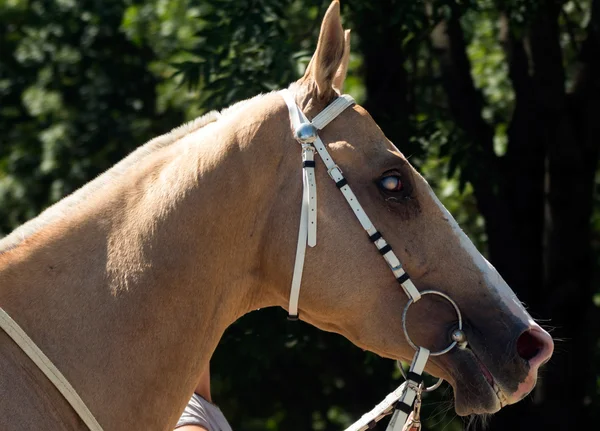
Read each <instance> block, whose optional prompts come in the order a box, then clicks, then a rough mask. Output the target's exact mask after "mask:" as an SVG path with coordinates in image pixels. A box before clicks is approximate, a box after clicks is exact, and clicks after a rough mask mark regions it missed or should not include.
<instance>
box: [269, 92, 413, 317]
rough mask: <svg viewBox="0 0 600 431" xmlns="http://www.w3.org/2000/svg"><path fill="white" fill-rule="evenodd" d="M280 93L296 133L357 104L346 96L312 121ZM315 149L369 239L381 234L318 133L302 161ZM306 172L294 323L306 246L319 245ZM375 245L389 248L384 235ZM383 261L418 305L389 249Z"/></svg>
mask: <svg viewBox="0 0 600 431" xmlns="http://www.w3.org/2000/svg"><path fill="white" fill-rule="evenodd" d="M279 94H281V96H282V97H283V99H284V100H285V103H286V105H287V107H288V112H289V116H290V121H291V123H292V128H293V130H294V131H295V130H297V129H298V128H299V127H300V126H301V125H302V124H312V125H313V126H314V127H315V128H316V129H317V130H321V129H323V128H324V127H325V126H327V125H328V124H329V123H330V122H331V121H333V120H334V119H335V118H336V117H337V116H339V115H340V114H341V113H342V112H344V110H345V109H347V108H348V107H350V106H352V105H354V104H355V103H356V102H355V101H354V99H353V98H352V97H351V96H349V95H347V94H344V95H342V96H340V97H338V98H337V99H335V100H334V101H333V102H332V103H330V104H329V105H328V106H327V107H326V108H325V109H324V110H323V111H321V112H320V113H319V114H318V115H317V116H316V117H315V118H314V119H313V120H312V122H311V121H309V120H308V118H306V116H305V115H304V113H303V112H302V110H301V109H300V108H299V107H298V105H296V101H295V100H294V97H293V95H292V93H291V92H290V91H289V90H282V91H280V92H279ZM313 149H316V151H317V153H319V156H320V157H321V160H322V161H323V163H324V164H325V167H326V168H327V173H328V174H329V176H330V177H331V179H332V180H333V181H334V182H335V183H336V185H337V186H338V188H339V189H340V191H341V192H342V195H343V196H344V198H345V199H346V202H348V205H350V208H351V209H352V212H353V213H354V215H355V216H356V218H357V219H358V221H359V223H360V225H361V226H362V227H363V229H364V230H365V231H366V232H367V234H368V235H369V236H372V235H375V234H376V233H378V232H377V229H375V227H374V226H373V223H372V222H371V219H369V216H368V215H367V214H366V213H365V210H364V209H363V207H362V206H361V205H360V203H359V202H358V199H357V197H356V195H355V194H354V192H353V191H352V189H351V188H350V185H348V182H347V181H346V178H345V177H344V173H343V172H342V170H341V168H340V167H339V166H338V165H336V163H335V162H334V161H333V158H332V157H331V155H330V154H329V151H327V147H326V145H325V144H324V143H323V141H322V140H321V138H320V137H319V135H318V134H317V136H316V139H315V141H314V143H313V144H305V143H304V144H302V159H303V160H308V159H306V157H307V156H306V153H307V152H309V151H311V150H313ZM303 171H304V172H303V184H304V188H303V190H304V191H303V199H302V209H301V214H300V227H299V229H298V243H297V246H296V260H295V262H294V273H293V277H292V286H291V289H290V301H289V307H288V314H289V318H290V319H292V320H295V319H297V318H298V302H299V296H300V285H301V283H302V272H303V268H304V259H305V256H306V245H307V243H308V245H309V246H311V247H314V246H315V245H316V242H317V240H316V237H317V207H316V202H317V197H316V196H317V190H316V178H315V175H314V169H311V168H303ZM311 180H312V181H311ZM313 201H314V204H313ZM374 244H375V246H376V247H377V249H378V250H382V249H384V248H386V247H389V245H388V243H387V242H386V241H385V239H384V238H383V237H381V236H380V237H379V239H377V240H376V241H374ZM383 258H384V259H385V261H386V262H387V264H388V266H389V267H390V269H391V270H392V273H393V274H394V278H396V279H397V280H401V283H400V285H401V286H402V289H403V290H404V292H405V293H406V295H407V296H408V297H409V298H412V299H413V301H414V302H417V301H418V300H419V299H421V294H420V293H419V291H418V290H417V288H416V287H415V285H414V284H413V282H412V280H411V279H410V278H408V276H407V274H406V272H405V271H404V269H403V268H402V264H401V263H400V260H399V259H398V257H397V256H396V254H395V253H394V252H393V251H392V250H390V251H387V252H386V253H385V254H384V255H383Z"/></svg>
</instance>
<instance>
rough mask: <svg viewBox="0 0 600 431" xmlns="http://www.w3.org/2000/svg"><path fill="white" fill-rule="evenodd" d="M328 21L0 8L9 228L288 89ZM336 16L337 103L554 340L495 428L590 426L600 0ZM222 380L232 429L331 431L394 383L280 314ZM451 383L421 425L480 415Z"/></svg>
mask: <svg viewBox="0 0 600 431" xmlns="http://www.w3.org/2000/svg"><path fill="white" fill-rule="evenodd" d="M327 6H328V2H325V1H317V0H279V1H276V0H254V1H252V0H150V1H147V2H139V1H132V0H103V1H100V0H97V1H92V0H32V1H25V0H0V235H1V234H3V233H4V234H6V233H8V232H10V231H11V229H13V228H15V227H16V226H18V225H19V224H20V223H22V222H24V221H26V220H27V219H29V218H31V217H33V216H35V215H36V214H38V213H39V212H40V211H41V210H42V209H43V208H45V207H46V206H48V205H49V204H51V203H53V202H55V201H57V200H59V199H60V198H61V197H62V196H64V195H66V194H68V193H70V192H71V191H73V190H75V189H76V188H78V187H79V186H81V185H82V184H84V183H85V182H87V181H89V180H90V179H91V178H93V177H94V176H95V175H97V174H99V173H100V172H102V171H104V170H105V169H107V168H109V167H110V166H111V165H112V164H113V163H115V162H116V161H118V160H119V159H120V158H122V157H123V156H124V155H126V154H127V153H128V152H130V151H131V150H132V149H134V148H136V147H137V146H139V145H141V144H143V143H144V142H145V141H147V140H148V139H150V138H151V137H154V136H156V135H158V134H162V133H164V132H167V131H169V130H170V129H171V128H173V127H175V126H177V125H179V124H181V123H182V122H183V121H185V120H189V119H192V118H194V117H195V116H197V115H199V114H202V113H204V112H206V111H208V110H210V109H218V108H222V107H225V106H227V105H229V104H231V103H232V102H234V101H237V100H241V99H244V98H247V97H250V96H252V95H254V94H256V93H258V92H264V91H270V90H271V89H274V88H278V87H282V86H284V85H287V83H289V82H290V81H292V80H294V79H296V78H297V77H299V76H300V74H301V73H302V72H303V69H304V66H305V65H306V63H307V61H308V59H309V56H310V54H311V53H312V50H313V49H314V46H315V44H316V40H317V34H318V28H319V25H320V21H321V17H322V15H323V13H324V11H325V8H326V7H327ZM342 13H343V16H344V20H345V25H346V27H349V28H352V29H353V36H352V38H353V56H352V61H351V70H350V75H349V78H348V81H347V88H346V90H347V91H348V92H349V93H351V94H352V95H354V96H355V97H356V98H357V100H358V101H359V102H360V103H362V104H363V105H364V106H365V107H366V108H367V109H368V110H369V111H370V113H371V114H372V115H373V117H374V118H375V120H376V121H377V122H378V123H379V125H380V126H381V127H382V129H383V130H384V132H385V133H386V134H387V135H388V137H389V138H390V139H391V140H392V141H394V142H395V143H396V145H397V146H398V147H399V148H400V150H401V151H402V152H403V153H404V154H405V155H406V156H408V157H410V160H411V162H412V163H413V164H414V165H415V166H416V167H417V168H418V169H419V170H420V171H421V172H422V173H423V174H424V175H425V176H426V178H427V179H428V180H429V182H430V183H431V184H432V186H433V188H434V189H435V190H436V192H437V193H438V196H440V198H441V199H442V201H443V202H444V203H445V205H446V206H447V207H448V209H449V210H450V211H451V212H452V213H453V214H454V215H455V217H456V218H457V220H458V221H459V222H460V223H461V224H462V226H463V227H464V228H465V230H466V231H467V232H468V234H469V235H470V237H471V238H472V239H473V240H474V242H475V243H476V244H477V245H478V247H479V248H480V249H481V250H482V251H483V252H484V253H485V254H486V255H487V256H488V258H489V259H490V261H491V262H492V263H493V264H494V265H495V266H496V268H497V269H498V270H499V271H500V273H501V274H502V275H503V277H504V278H505V279H506V280H507V281H508V283H509V284H510V285H511V286H512V288H513V289H514V290H515V291H516V292H517V294H518V295H519V297H520V299H521V300H523V301H524V302H525V304H526V305H527V307H528V308H529V311H530V312H531V314H532V315H533V316H534V317H536V318H539V319H540V321H541V323H542V324H543V325H545V326H546V327H549V328H551V329H552V334H553V335H554V336H555V337H556V339H557V345H556V353H555V355H554V357H553V359H552V361H551V362H550V363H549V364H548V365H547V366H546V367H545V369H544V371H543V376H542V380H541V382H540V383H539V384H538V387H537V388H536V390H535V392H534V393H533V394H532V395H531V396H529V397H528V398H527V399H526V401H524V402H522V403H520V404H518V405H515V406H511V407H509V408H507V409H505V410H503V411H502V412H501V413H500V414H498V415H496V416H494V417H493V418H492V419H491V420H490V421H489V425H488V429H489V430H509V429H510V430H575V429H595V428H597V427H598V426H599V422H600V418H599V417H598V411H599V407H600V402H599V400H598V394H599V391H600V389H599V388H600V384H599V383H598V382H600V380H599V378H598V373H597V364H598V362H599V358H598V355H599V353H600V349H599V337H598V334H599V332H598V307H599V306H600V292H599V290H598V273H599V271H598V269H599V268H600V259H599V253H598V249H599V246H600V212H599V211H598V205H597V204H598V199H599V197H598V193H597V191H596V190H597V188H598V187H597V184H598V182H599V176H598V166H597V162H598V147H599V136H600V0H586V1H583V0H582V1H552V0H549V1H536V0H504V1H503V0H461V1H458V0H441V1H415V0H378V1H376V2H374V1H373V2H371V1H362V0H346V1H343V4H342ZM212 368H213V388H214V395H215V399H216V401H217V402H218V403H219V404H220V405H221V407H222V409H223V411H224V412H225V413H226V415H227V417H228V419H229V420H230V422H231V423H232V425H233V428H234V429H238V430H288V431H293V430H298V431H300V430H303V431H304V430H307V429H313V430H341V429H343V428H344V427H345V426H347V425H348V424H350V423H351V422H353V421H354V420H356V419H358V418H359V417H360V415H361V414H362V413H364V412H365V411H366V410H368V409H370V408H371V407H372V406H373V405H375V404H376V403H377V402H379V401H380V400H381V399H382V398H383V397H384V396H385V395H386V394H387V393H388V392H389V391H390V390H392V389H393V388H395V387H396V386H397V385H398V384H399V382H400V379H399V374H398V372H397V370H396V369H395V367H394V364H393V363H392V362H391V361H389V360H384V359H381V358H379V357H377V356H376V355H373V354H370V353H368V352H363V351H361V350H360V349H358V348H356V347H354V346H352V345H351V344H350V343H349V342H347V341H346V340H344V339H342V338H341V337H339V336H336V335H332V334H326V333H322V332H319V331H317V330H316V329H314V328H311V327H308V325H306V324H303V323H296V324H290V323H287V322H286V321H285V313H284V312H283V311H282V310H261V311H260V312H255V313H251V314H250V315H248V316H246V317H244V318H243V319H242V320H241V321H239V322H238V323H236V324H235V325H234V326H233V327H232V328H230V330H228V332H227V333H226V335H225V337H224V339H223V341H222V343H221V345H220V346H219V348H218V350H217V352H216V354H215V357H214V359H213V362H212ZM445 388H446V390H444V389H442V390H438V391H437V392H436V393H434V394H432V395H430V396H428V397H427V398H426V400H425V403H426V405H425V412H424V416H425V418H426V421H425V424H426V428H427V429H430V430H460V429H463V428H465V427H466V426H467V425H468V424H470V423H471V422H472V421H470V420H460V419H456V418H455V414H454V411H453V410H452V407H451V390H447V389H448V388H447V387H445ZM590 421H591V422H590ZM583 423H586V424H592V423H593V424H595V425H586V427H583V426H582V424H583ZM471 429H480V426H479V425H478V423H472V424H471Z"/></svg>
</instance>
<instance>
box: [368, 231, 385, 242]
mask: <svg viewBox="0 0 600 431" xmlns="http://www.w3.org/2000/svg"><path fill="white" fill-rule="evenodd" d="M379 238H383V236H382V235H381V234H380V233H379V231H377V232H375V233H374V234H373V235H369V239H370V240H371V242H375V241H377V240H378V239H379Z"/></svg>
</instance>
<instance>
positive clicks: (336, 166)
mask: <svg viewBox="0 0 600 431" xmlns="http://www.w3.org/2000/svg"><path fill="white" fill-rule="evenodd" d="M336 169H337V170H338V171H339V172H340V175H341V176H344V171H342V168H340V167H339V166H338V165H337V164H336V165H333V166H332V167H330V168H329V169H327V175H329V177H330V178H331V179H332V180H333V181H337V179H335V177H334V176H333V174H332V173H331V172H332V171H334V170H336Z"/></svg>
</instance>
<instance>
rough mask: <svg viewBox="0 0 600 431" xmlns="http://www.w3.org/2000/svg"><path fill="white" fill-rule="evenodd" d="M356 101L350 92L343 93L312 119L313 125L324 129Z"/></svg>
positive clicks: (318, 128)
mask: <svg viewBox="0 0 600 431" xmlns="http://www.w3.org/2000/svg"><path fill="white" fill-rule="evenodd" d="M355 103H356V102H355V101H354V99H353V98H352V96H350V95H349V94H342V95H341V96H340V97H338V98H337V99H335V100H334V101H333V102H331V103H330V104H329V106H327V108H325V109H323V110H322V111H321V112H320V113H319V114H318V115H317V116H316V117H315V118H313V120H312V121H311V123H312V125H313V126H315V127H316V128H317V130H323V129H324V128H325V126H327V125H328V124H329V123H331V122H332V121H333V120H334V119H335V118H336V117H337V116H338V115H340V114H341V113H342V112H344V110H345V109H346V108H348V107H350V106H352V105H354V104H355Z"/></svg>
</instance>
